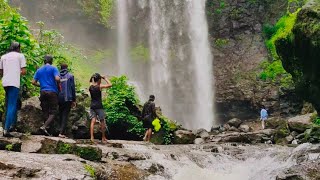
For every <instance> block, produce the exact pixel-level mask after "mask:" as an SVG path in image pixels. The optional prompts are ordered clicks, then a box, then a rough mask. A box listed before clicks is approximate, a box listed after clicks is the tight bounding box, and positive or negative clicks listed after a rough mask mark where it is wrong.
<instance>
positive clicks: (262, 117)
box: [260, 106, 268, 129]
mask: <svg viewBox="0 0 320 180" xmlns="http://www.w3.org/2000/svg"><path fill="white" fill-rule="evenodd" d="M267 119H268V112H267V110H266V108H265V107H264V106H262V107H261V111H260V120H261V125H262V129H264V128H265V121H266V120H267Z"/></svg>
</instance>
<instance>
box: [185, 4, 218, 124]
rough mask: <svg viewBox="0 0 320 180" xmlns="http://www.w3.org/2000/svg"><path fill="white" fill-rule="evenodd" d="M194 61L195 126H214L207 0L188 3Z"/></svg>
mask: <svg viewBox="0 0 320 180" xmlns="http://www.w3.org/2000/svg"><path fill="white" fill-rule="evenodd" d="M188 9H189V16H190V23H189V28H190V39H191V46H192V62H193V63H194V68H195V76H196V81H195V86H194V87H195V92H196V98H195V99H196V100H195V103H194V108H195V109H196V113H195V116H194V119H198V121H197V122H195V121H193V122H192V127H193V128H203V127H212V122H213V121H212V120H213V99H214V97H213V86H212V82H213V73H212V69H213V68H212V55H211V51H210V46H209V41H208V25H207V20H206V16H205V0H193V1H190V2H189V5H188Z"/></svg>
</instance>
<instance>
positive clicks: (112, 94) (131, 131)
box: [104, 76, 145, 139]
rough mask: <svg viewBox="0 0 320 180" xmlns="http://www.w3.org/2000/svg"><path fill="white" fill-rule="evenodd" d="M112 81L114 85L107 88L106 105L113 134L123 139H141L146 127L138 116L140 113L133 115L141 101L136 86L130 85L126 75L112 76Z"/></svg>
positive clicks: (108, 121)
mask: <svg viewBox="0 0 320 180" xmlns="http://www.w3.org/2000/svg"><path fill="white" fill-rule="evenodd" d="M110 81H111V82H112V87H111V88H109V89H108V90H107V92H108V95H107V98H106V99H105V101H104V105H105V108H106V112H107V124H108V126H109V130H110V133H111V136H115V137H117V138H122V139H141V137H142V136H143V134H144V132H145V129H144V128H143V125H142V122H141V121H139V120H138V118H137V116H139V115H138V114H137V115H136V116H134V115H133V114H134V112H133V110H134V109H135V108H136V105H137V104H138V103H139V100H138V97H137V95H136V92H135V88H134V87H133V86H131V85H128V83H127V81H128V79H127V77H126V76H121V77H112V78H111V79H110ZM129 108H130V109H129Z"/></svg>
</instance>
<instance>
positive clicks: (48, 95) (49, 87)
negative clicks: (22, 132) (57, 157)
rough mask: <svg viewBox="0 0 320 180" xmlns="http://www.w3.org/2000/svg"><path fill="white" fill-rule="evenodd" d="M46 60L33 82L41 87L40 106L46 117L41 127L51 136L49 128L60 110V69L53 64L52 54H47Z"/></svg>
mask: <svg viewBox="0 0 320 180" xmlns="http://www.w3.org/2000/svg"><path fill="white" fill-rule="evenodd" d="M44 61H45V65H44V66H42V67H41V68H40V69H38V70H37V71H36V73H35V75H34V78H33V80H32V84H33V85H34V86H38V87H40V102H41V104H40V106H41V108H42V112H43V115H44V117H45V119H46V120H45V122H44V124H43V126H41V127H40V129H41V130H42V131H43V132H44V133H46V134H47V135H49V136H50V134H49V133H48V131H47V129H48V128H49V127H50V125H51V123H52V122H53V121H54V118H55V115H56V113H57V110H58V93H59V90H58V84H59V83H60V74H59V70H58V69H57V68H56V67H54V66H53V65H52V63H53V57H52V56H51V55H46V56H45V57H44Z"/></svg>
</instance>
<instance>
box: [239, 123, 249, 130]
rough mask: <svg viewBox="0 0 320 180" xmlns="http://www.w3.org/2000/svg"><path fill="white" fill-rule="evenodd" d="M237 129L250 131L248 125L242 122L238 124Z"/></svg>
mask: <svg viewBox="0 0 320 180" xmlns="http://www.w3.org/2000/svg"><path fill="white" fill-rule="evenodd" d="M239 130H240V131H241V132H249V131H250V127H249V126H248V125H244V124H242V125H240V127H239Z"/></svg>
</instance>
